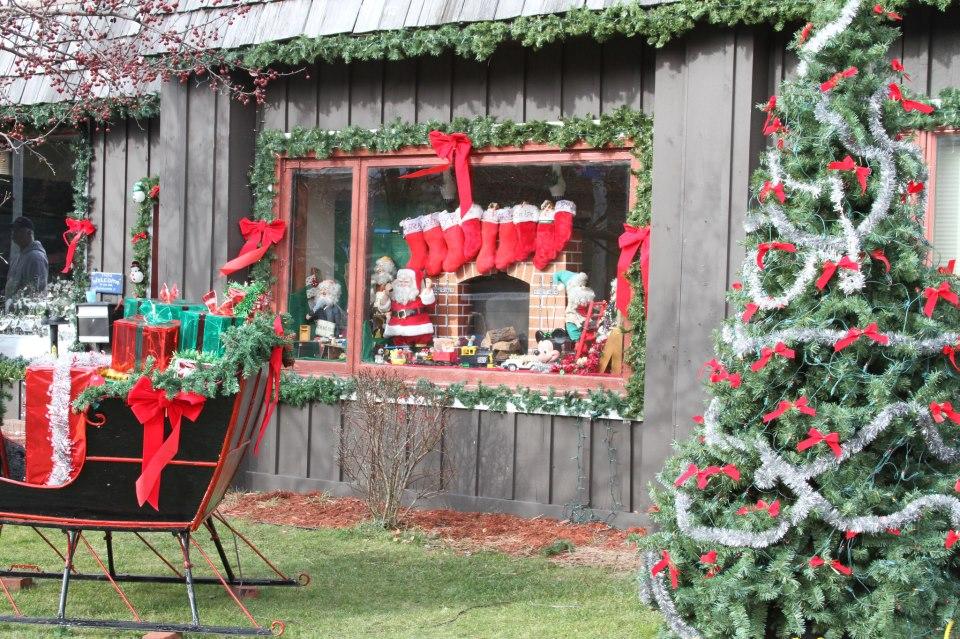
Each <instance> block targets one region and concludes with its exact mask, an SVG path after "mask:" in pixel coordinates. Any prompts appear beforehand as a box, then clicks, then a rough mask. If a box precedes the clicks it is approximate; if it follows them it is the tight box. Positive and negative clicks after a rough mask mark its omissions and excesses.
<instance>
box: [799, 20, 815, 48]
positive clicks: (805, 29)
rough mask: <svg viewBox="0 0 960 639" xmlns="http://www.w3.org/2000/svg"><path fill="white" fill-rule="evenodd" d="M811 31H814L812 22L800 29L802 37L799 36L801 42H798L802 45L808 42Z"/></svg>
mask: <svg viewBox="0 0 960 639" xmlns="http://www.w3.org/2000/svg"><path fill="white" fill-rule="evenodd" d="M811 31H813V23H812V22H808V23H806V24H805V25H803V28H802V29H800V36H799V40H798V41H799V42H800V44H803V43H804V42H806V41H807V38H809V37H810V32H811Z"/></svg>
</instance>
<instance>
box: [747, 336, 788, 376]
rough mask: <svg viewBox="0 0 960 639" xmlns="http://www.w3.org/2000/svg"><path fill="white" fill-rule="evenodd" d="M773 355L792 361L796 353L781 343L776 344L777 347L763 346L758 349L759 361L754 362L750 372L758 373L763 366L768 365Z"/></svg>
mask: <svg viewBox="0 0 960 639" xmlns="http://www.w3.org/2000/svg"><path fill="white" fill-rule="evenodd" d="M774 355H779V356H781V357H784V358H786V359H793V358H794V357H796V356H797V352H796V351H795V350H793V349H792V348H787V345H786V344H784V343H783V342H777V345H776V346H774V347H773V348H770V347H767V346H765V347H763V348H762V349H760V359H758V360H757V361H755V362H754V363H753V365H752V366H750V370H752V371H753V372H754V373H756V372H759V371H760V370H762V369H763V367H764V366H766V365H767V364H769V363H770V360H771V359H772V358H773V356H774Z"/></svg>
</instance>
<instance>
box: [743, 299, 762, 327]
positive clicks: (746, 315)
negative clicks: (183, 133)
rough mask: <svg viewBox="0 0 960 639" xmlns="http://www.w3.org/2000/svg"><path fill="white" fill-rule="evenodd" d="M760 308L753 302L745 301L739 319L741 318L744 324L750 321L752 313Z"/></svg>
mask: <svg viewBox="0 0 960 639" xmlns="http://www.w3.org/2000/svg"><path fill="white" fill-rule="evenodd" d="M759 310H760V307H759V306H757V305H756V304H754V303H753V302H747V305H746V306H745V307H744V309H743V315H741V316H740V319H741V320H743V323H744V324H747V323H749V322H750V320H751V319H753V315H754V313H756V312H757V311H759Z"/></svg>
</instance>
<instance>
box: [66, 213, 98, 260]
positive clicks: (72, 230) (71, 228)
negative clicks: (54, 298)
mask: <svg viewBox="0 0 960 639" xmlns="http://www.w3.org/2000/svg"><path fill="white" fill-rule="evenodd" d="M66 223H67V230H66V231H64V232H63V243H64V244H66V245H67V259H66V264H64V265H63V270H62V271H60V272H61V273H69V272H70V271H71V269H73V254H74V253H75V252H76V250H77V245H78V244H79V243H80V240H81V238H84V237H87V236H89V235H93V234H94V233H95V232H96V230H97V227H95V226H94V225H93V222H91V221H90V220H88V219H87V218H83V219H77V218H74V217H68V218H67V219H66ZM71 236H72V237H71Z"/></svg>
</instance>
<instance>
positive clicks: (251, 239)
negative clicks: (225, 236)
mask: <svg viewBox="0 0 960 639" xmlns="http://www.w3.org/2000/svg"><path fill="white" fill-rule="evenodd" d="M286 232H287V223H286V222H284V221H283V220H273V221H271V222H268V221H266V220H251V219H250V218H246V217H245V218H243V219H241V220H240V234H241V235H243V239H245V240H246V243H245V244H244V245H243V246H241V247H240V253H239V254H238V255H237V256H236V257H235V258H233V259H232V260H230V261H229V262H227V263H226V264H224V265H223V266H222V267H220V273H222V274H223V275H230V274H231V273H235V272H237V271H239V270H240V269H243V268H246V267H248V266H250V265H251V264H256V263H257V262H259V261H260V260H261V259H262V258H263V256H264V255H266V253H267V251H268V250H269V249H270V246H271V245H272V244H277V243H279V242H280V240H282V239H283V235H284V233H286Z"/></svg>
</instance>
